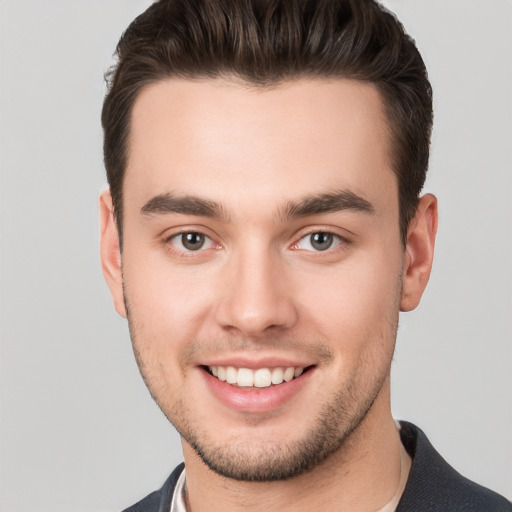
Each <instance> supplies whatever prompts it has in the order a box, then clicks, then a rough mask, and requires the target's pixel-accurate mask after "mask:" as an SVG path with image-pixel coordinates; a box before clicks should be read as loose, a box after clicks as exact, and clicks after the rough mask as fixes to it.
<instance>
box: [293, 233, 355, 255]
mask: <svg viewBox="0 0 512 512" xmlns="http://www.w3.org/2000/svg"><path fill="white" fill-rule="evenodd" d="M319 234H322V235H328V236H331V237H333V238H334V241H333V244H336V245H334V246H333V245H332V244H331V245H329V246H328V247H327V248H326V249H325V250H316V251H315V250H310V249H301V248H300V247H298V245H299V243H300V242H301V241H302V240H306V239H308V237H311V236H312V235H319ZM350 243H351V242H350V240H348V239H347V238H345V237H343V236H341V235H339V234H338V233H334V232H333V231H329V230H327V229H315V230H312V231H309V232H308V233H305V234H303V235H302V236H301V237H300V238H299V239H298V241H297V242H295V243H294V244H293V245H292V246H291V248H292V249H294V250H297V251H306V250H307V251H310V252H312V253H314V254H331V253H332V252H333V251H335V250H337V249H344V248H346V247H347V246H348V245H350Z"/></svg>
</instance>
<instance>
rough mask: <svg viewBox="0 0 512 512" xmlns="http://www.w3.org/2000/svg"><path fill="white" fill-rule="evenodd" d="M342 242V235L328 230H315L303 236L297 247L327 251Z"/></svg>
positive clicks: (305, 249) (306, 249)
mask: <svg viewBox="0 0 512 512" xmlns="http://www.w3.org/2000/svg"><path fill="white" fill-rule="evenodd" d="M340 243H341V237H340V236H338V235H335V234H334V233H330V232H328V231H315V232H314V233H308V234H307V235H306V236H303V237H302V238H301V239H300V240H299V241H298V242H297V243H296V244H295V247H294V248H296V249H302V250H304V251H315V252H321V251H327V250H328V249H332V248H333V247H337V246H338V245H340Z"/></svg>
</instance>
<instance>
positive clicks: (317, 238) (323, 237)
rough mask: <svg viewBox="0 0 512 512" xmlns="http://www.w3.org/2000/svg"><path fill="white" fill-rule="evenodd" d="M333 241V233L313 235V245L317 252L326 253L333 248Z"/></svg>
mask: <svg viewBox="0 0 512 512" xmlns="http://www.w3.org/2000/svg"><path fill="white" fill-rule="evenodd" d="M332 241H333V235H332V233H314V234H313V235H311V245H312V246H313V247H314V248H315V249H316V250H317V251H325V250H326V249H329V247H331V245H332Z"/></svg>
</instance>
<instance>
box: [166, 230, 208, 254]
mask: <svg viewBox="0 0 512 512" xmlns="http://www.w3.org/2000/svg"><path fill="white" fill-rule="evenodd" d="M168 241H169V243H170V244H171V245H172V246H173V247H174V248H176V249H178V250H179V251H182V252H197V251H200V250H201V249H203V250H204V249H210V248H212V247H213V246H214V243H213V240H212V239H211V238H209V237H208V236H206V235H205V234H203V233H199V232H197V231H188V232H184V233H178V234H177V235H173V236H171V237H170V238H169V240H168Z"/></svg>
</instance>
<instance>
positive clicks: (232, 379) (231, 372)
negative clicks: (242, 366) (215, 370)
mask: <svg viewBox="0 0 512 512" xmlns="http://www.w3.org/2000/svg"><path fill="white" fill-rule="evenodd" d="M236 374H237V371H236V369H235V368H233V367H232V366H228V367H227V368H226V382H227V383H228V384H236V380H237V377H236Z"/></svg>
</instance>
